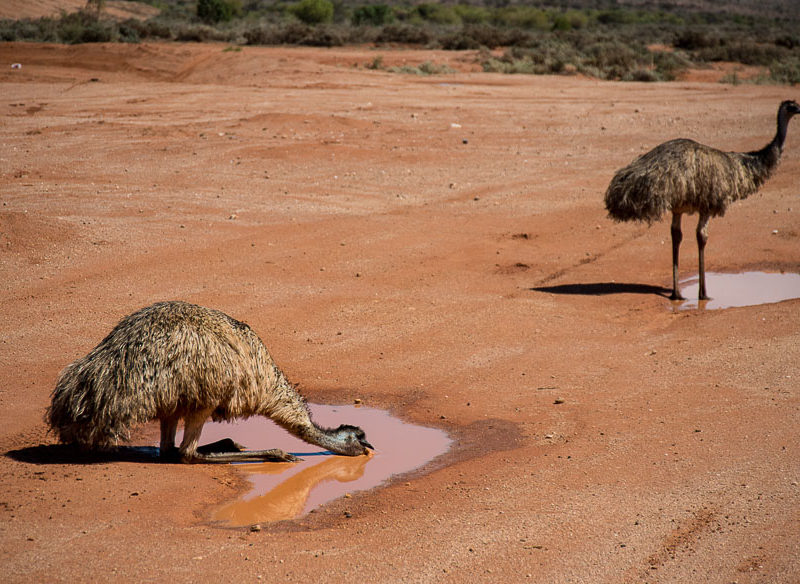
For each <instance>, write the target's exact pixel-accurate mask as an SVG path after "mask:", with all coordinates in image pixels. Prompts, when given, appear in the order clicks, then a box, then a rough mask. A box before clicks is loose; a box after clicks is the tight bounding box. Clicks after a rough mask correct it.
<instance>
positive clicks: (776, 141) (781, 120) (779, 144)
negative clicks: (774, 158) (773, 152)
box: [769, 109, 789, 153]
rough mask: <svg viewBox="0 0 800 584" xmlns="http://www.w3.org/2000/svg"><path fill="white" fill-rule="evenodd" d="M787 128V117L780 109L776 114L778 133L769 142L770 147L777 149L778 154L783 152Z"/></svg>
mask: <svg viewBox="0 0 800 584" xmlns="http://www.w3.org/2000/svg"><path fill="white" fill-rule="evenodd" d="M788 127H789V115H788V114H787V113H786V112H785V111H784V110H783V109H781V110H780V111H779V112H778V131H777V132H775V137H774V138H773V139H772V142H770V144H769V145H770V146H772V147H773V148H777V149H778V152H779V153H780V152H781V151H782V150H783V143H784V142H785V141H786V130H787V128H788Z"/></svg>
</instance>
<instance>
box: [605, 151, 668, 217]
mask: <svg viewBox="0 0 800 584" xmlns="http://www.w3.org/2000/svg"><path fill="white" fill-rule="evenodd" d="M652 186H653V185H652V181H651V180H650V177H649V176H647V175H646V174H644V173H641V172H637V168H635V167H634V166H633V165H631V166H627V167H625V168H623V169H621V170H619V171H618V172H617V174H616V175H614V178H613V179H612V180H611V184H609V185H608V189H607V190H606V194H605V204H606V210H607V211H608V216H609V217H611V218H612V219H614V220H615V221H646V222H647V223H653V222H654V221H658V220H659V219H661V217H662V216H663V214H664V212H665V211H667V210H669V208H670V206H669V203H668V202H667V201H665V199H664V198H663V197H658V196H654V195H655V193H654V192H653V189H652Z"/></svg>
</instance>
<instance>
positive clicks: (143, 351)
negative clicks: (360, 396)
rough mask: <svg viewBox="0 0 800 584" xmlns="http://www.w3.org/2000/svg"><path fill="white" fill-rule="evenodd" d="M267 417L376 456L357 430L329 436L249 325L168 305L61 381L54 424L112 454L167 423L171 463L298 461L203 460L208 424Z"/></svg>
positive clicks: (315, 440)
mask: <svg viewBox="0 0 800 584" xmlns="http://www.w3.org/2000/svg"><path fill="white" fill-rule="evenodd" d="M255 415H260V416H266V417H268V418H271V419H272V420H274V421H275V422H276V423H277V424H279V425H280V426H281V427H283V428H285V429H286V430H288V431H289V432H290V433H292V434H294V435H295V436H297V437H299V438H301V439H303V440H305V441H306V442H310V443H311V444H316V445H318V446H321V447H323V448H325V449H327V450H330V451H332V452H335V453H337V454H344V455H347V456H358V455H360V454H367V453H368V450H367V449H371V448H372V446H371V445H370V443H369V442H367V440H366V437H365V435H364V431H363V430H361V428H358V427H356V426H348V425H342V426H339V427H338V428H334V429H327V428H322V427H320V426H318V425H317V424H315V423H314V421H313V420H312V419H311V415H310V412H309V409H308V406H307V405H306V402H305V400H304V399H303V397H302V396H301V395H300V394H299V393H298V392H297V390H296V389H295V388H294V386H293V385H292V384H291V383H289V382H288V381H287V379H286V377H285V375H284V374H283V373H282V372H281V371H280V369H278V367H277V366H276V365H275V362H274V361H273V360H272V357H271V356H270V354H269V352H268V351H267V349H266V347H265V346H264V344H263V343H262V342H261V339H259V338H258V336H257V335H256V334H255V333H254V332H253V331H252V329H251V328H250V327H249V326H248V325H247V324H245V323H243V322H239V321H237V320H235V319H233V318H231V317H230V316H228V315H226V314H224V313H222V312H220V311H218V310H213V309H211V308H204V307H202V306H196V305H194V304H188V303H186V302H179V301H172V302H160V303H157V304H153V305H152V306H148V307H146V308H143V309H141V310H139V311H137V312H134V313H133V314H131V315H129V316H127V317H125V318H124V319H122V321H120V323H119V324H118V325H117V326H116V327H114V329H113V330H112V331H111V332H110V333H109V334H108V336H107V337H106V338H105V339H103V340H102V341H101V342H100V344H99V345H97V347H95V348H94V349H92V351H91V352H90V353H89V354H88V355H86V356H85V357H83V358H81V359H78V360H77V361H75V362H74V363H72V364H71V365H69V366H67V368H66V369H64V371H63V372H62V373H61V377H60V378H59V380H58V383H57V384H56V387H55V389H54V390H53V393H52V403H51V405H50V407H49V408H48V410H47V416H46V418H47V422H48V423H49V425H50V427H51V428H52V429H53V430H54V431H55V433H56V434H57V435H58V438H59V439H60V440H61V441H62V442H65V443H77V444H78V445H80V446H81V447H83V448H85V449H91V448H98V449H109V448H112V447H114V446H115V445H116V444H117V443H118V442H120V441H123V440H127V439H128V438H129V436H130V431H131V429H132V428H133V427H134V426H135V425H137V424H140V423H144V422H148V421H150V420H155V419H158V420H160V422H161V455H162V457H164V456H167V455H170V454H171V453H174V451H175V432H176V430H177V427H178V421H179V420H180V419H181V418H183V420H184V436H183V441H182V442H181V445H180V447H179V448H178V452H179V454H180V459H181V461H182V462H236V461H242V460H282V461H294V460H297V458H296V457H294V456H293V455H291V454H288V453H286V452H284V451H282V450H279V449H271V450H258V451H245V452H210V453H205V452H200V451H198V441H199V439H200V433H201V432H202V429H203V424H205V422H206V420H207V419H208V418H209V417H211V419H213V420H215V421H220V420H233V419H235V418H247V417H249V416H255Z"/></svg>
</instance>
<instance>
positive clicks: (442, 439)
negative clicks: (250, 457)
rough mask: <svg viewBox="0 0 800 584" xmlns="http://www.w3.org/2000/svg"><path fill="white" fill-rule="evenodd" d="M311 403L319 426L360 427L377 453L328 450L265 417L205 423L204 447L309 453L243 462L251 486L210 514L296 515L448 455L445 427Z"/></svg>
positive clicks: (241, 522)
mask: <svg viewBox="0 0 800 584" xmlns="http://www.w3.org/2000/svg"><path fill="white" fill-rule="evenodd" d="M309 406H310V408H311V414H312V417H313V418H314V421H316V422H317V424H319V425H320V426H326V427H336V426H338V425H339V424H353V425H355V426H360V427H361V428H362V429H363V430H364V432H365V433H366V435H367V440H369V441H370V443H372V445H373V446H375V451H374V453H373V454H372V455H370V456H355V457H350V456H337V455H333V454H329V453H326V452H324V451H322V450H321V449H319V447H316V446H314V445H312V444H308V443H306V442H303V441H302V440H300V439H298V438H295V437H294V436H292V435H291V434H289V433H288V432H286V431H285V430H283V429H282V428H280V427H278V426H277V425H276V424H275V423H274V422H272V421H271V420H268V419H266V418H263V417H253V418H249V419H247V420H240V421H238V422H234V423H224V422H223V423H215V422H210V421H209V422H207V423H206V425H205V426H204V427H203V435H202V439H201V444H205V443H208V442H213V441H215V440H219V439H222V438H232V439H233V440H235V441H236V442H239V443H240V444H243V445H245V446H246V447H247V449H248V450H259V449H267V448H281V449H283V450H285V451H287V452H291V453H292V454H295V455H297V456H300V457H301V458H303V461H302V462H298V463H284V462H263V463H245V464H239V465H237V468H238V469H240V470H241V471H242V472H244V473H245V475H246V477H247V479H248V480H249V481H250V482H251V483H252V489H251V490H250V491H249V492H248V493H247V494H245V495H244V496H243V497H242V498H240V499H239V500H237V501H234V502H232V503H228V504H226V505H224V506H223V507H221V508H219V509H217V511H216V512H215V513H214V514H213V517H212V518H213V519H214V520H215V521H220V522H223V523H225V524H227V525H229V526H246V525H252V524H254V523H267V522H271V521H280V520H283V519H293V518H295V517H299V516H301V515H304V514H306V513H308V512H309V511H311V510H312V509H314V508H315V507H318V506H320V505H322V504H324V503H326V502H328V501H331V500H333V499H336V498H338V497H342V496H344V495H345V494H347V493H352V492H355V491H361V490H366V489H371V488H372V487H375V486H378V485H380V484H381V483H383V482H384V481H385V480H386V479H388V478H389V477H390V476H392V475H396V474H401V473H404V472H408V471H411V470H414V469H415V468H418V467H420V466H422V465H423V464H425V463H426V462H428V461H430V460H432V459H434V458H436V457H437V456H439V455H440V454H443V453H445V452H446V451H447V450H448V448H449V447H450V444H451V442H452V441H451V440H450V438H449V437H448V436H447V434H446V433H445V432H443V431H442V430H438V429H435V428H426V427H423V426H417V425H414V424H408V423H406V422H403V421H402V420H399V419H397V418H395V417H393V416H391V415H389V413H388V412H385V411H383V410H378V409H374V408H366V407H357V406H326V405H318V404H309ZM178 438H179V439H180V436H178Z"/></svg>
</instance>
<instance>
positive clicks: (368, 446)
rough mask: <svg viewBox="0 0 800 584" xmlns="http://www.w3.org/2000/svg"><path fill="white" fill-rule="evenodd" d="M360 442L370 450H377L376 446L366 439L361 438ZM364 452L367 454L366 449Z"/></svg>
mask: <svg viewBox="0 0 800 584" xmlns="http://www.w3.org/2000/svg"><path fill="white" fill-rule="evenodd" d="M358 442H359V443H360V444H361V446H364V447H366V448H369V449H370V450H375V447H374V446H373V445H372V444H370V443H369V442H367V441H366V440H364V439H361V440H359V441H358ZM364 454H366V451H365V452H364Z"/></svg>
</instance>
